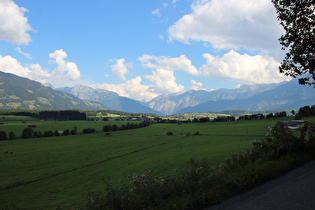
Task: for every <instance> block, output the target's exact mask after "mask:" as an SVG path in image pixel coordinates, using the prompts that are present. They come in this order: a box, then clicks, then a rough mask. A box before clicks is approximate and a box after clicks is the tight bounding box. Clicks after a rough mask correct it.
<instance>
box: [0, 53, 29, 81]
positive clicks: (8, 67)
mask: <svg viewBox="0 0 315 210" xmlns="http://www.w3.org/2000/svg"><path fill="white" fill-rule="evenodd" d="M0 71H2V72H5V73H11V74H16V75H18V76H21V77H28V76H29V75H30V73H31V70H30V69H29V68H27V67H23V66H22V65H21V63H20V62H19V61H17V60H16V59H15V58H13V57H11V56H10V55H7V56H4V57H2V56H1V55H0Z"/></svg>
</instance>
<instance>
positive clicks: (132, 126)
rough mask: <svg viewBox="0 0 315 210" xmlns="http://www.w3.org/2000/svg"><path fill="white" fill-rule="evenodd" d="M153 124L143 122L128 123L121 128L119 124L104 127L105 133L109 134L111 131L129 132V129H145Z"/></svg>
mask: <svg viewBox="0 0 315 210" xmlns="http://www.w3.org/2000/svg"><path fill="white" fill-rule="evenodd" d="M150 124H151V123H150V122H149V121H142V122H140V123H139V124H137V123H127V124H126V125H125V124H122V125H121V126H120V127H119V126H118V125H117V124H114V125H104V126H103V131H104V132H109V131H117V130H128V129H135V128H143V127H146V126H149V125H150Z"/></svg>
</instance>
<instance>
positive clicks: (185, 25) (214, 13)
mask: <svg viewBox="0 0 315 210" xmlns="http://www.w3.org/2000/svg"><path fill="white" fill-rule="evenodd" d="M191 9H192V12H191V14H187V15H184V16H183V17H182V18H180V19H179V20H178V21H177V22H176V23H174V24H173V25H172V26H170V27H169V29H168V32H169V40H170V41H172V40H177V41H180V42H183V43H186V44H188V43H190V41H202V42H208V43H210V44H211V45H212V46H213V47H214V48H216V49H231V48H234V49H239V48H241V47H243V48H245V49H249V50H258V49H262V50H269V49H274V48H277V49H279V44H278V38H279V36H280V35H281V34H282V28H281V26H279V23H278V21H277V18H276V12H275V9H274V7H273V4H272V3H271V2H270V1H269V0H195V1H194V3H193V4H192V5H191Z"/></svg>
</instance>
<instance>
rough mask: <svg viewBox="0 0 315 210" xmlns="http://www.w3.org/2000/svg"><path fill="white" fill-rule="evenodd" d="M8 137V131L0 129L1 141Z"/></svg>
mask: <svg viewBox="0 0 315 210" xmlns="http://www.w3.org/2000/svg"><path fill="white" fill-rule="evenodd" d="M7 139H8V135H7V133H6V132H4V131H0V141H1V140H7Z"/></svg>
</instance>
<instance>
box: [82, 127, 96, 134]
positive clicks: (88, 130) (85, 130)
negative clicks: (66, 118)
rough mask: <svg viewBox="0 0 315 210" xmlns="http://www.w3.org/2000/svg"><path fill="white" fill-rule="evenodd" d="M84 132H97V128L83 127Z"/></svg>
mask: <svg viewBox="0 0 315 210" xmlns="http://www.w3.org/2000/svg"><path fill="white" fill-rule="evenodd" d="M82 133H84V134H88V133H95V128H85V129H83V131H82Z"/></svg>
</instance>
